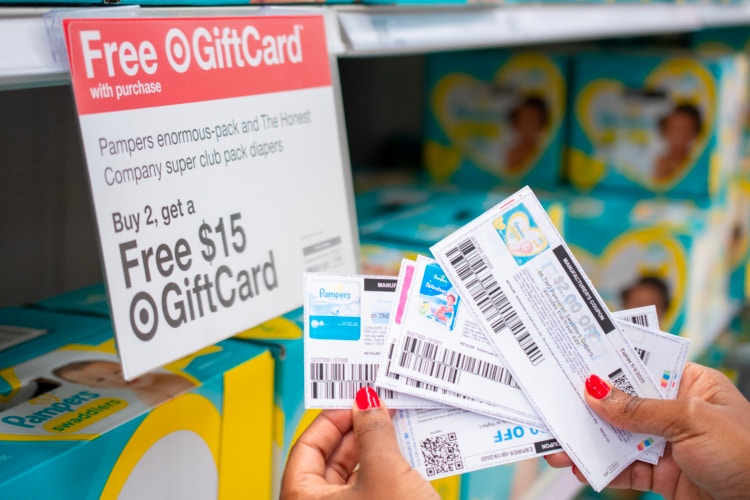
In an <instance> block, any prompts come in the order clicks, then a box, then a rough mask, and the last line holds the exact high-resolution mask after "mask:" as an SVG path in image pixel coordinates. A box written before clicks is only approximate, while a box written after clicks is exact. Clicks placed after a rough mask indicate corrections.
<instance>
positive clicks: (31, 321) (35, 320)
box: [0, 307, 112, 363]
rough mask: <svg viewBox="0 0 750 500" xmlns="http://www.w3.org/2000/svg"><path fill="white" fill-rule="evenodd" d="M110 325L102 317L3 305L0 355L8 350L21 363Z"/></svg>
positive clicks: (0, 311) (14, 360)
mask: <svg viewBox="0 0 750 500" xmlns="http://www.w3.org/2000/svg"><path fill="white" fill-rule="evenodd" d="M111 328H112V327H111V324H110V322H109V320H107V319H104V318H96V317H79V316H75V315H71V314H62V313H56V312H50V311H40V310H37V309H33V308H28V307H4V308H0V355H4V354H5V352H6V351H8V352H10V353H12V354H11V358H10V360H11V361H13V362H15V363H21V362H23V361H27V360H29V359H31V358H33V357H36V356H40V355H42V354H45V353H46V352H48V351H51V350H53V349H57V348H59V347H61V346H63V345H65V344H68V343H70V342H80V341H83V340H85V339H87V338H88V337H90V336H92V335H97V334H99V333H101V332H106V331H110V330H111Z"/></svg>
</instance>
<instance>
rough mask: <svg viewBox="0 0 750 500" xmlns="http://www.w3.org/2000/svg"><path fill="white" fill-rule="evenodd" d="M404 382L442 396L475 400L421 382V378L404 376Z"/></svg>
mask: <svg viewBox="0 0 750 500" xmlns="http://www.w3.org/2000/svg"><path fill="white" fill-rule="evenodd" d="M404 384H405V385H407V386H409V387H416V388H417V389H423V390H426V391H431V392H439V393H440V394H442V395H443V396H449V397H451V398H459V399H465V400H467V401H477V400H476V399H474V398H472V397H469V396H464V395H463V394H459V393H457V392H453V391H449V390H448V389H444V388H442V387H438V386H436V385H432V384H428V383H426V382H422V381H421V380H415V379H413V378H407V377H404Z"/></svg>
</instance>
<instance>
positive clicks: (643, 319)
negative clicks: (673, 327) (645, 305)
mask: <svg viewBox="0 0 750 500" xmlns="http://www.w3.org/2000/svg"><path fill="white" fill-rule="evenodd" d="M626 319H627V321H630V322H631V323H635V324H636V325H641V326H645V327H648V326H649V324H648V316H646V315H645V314H638V315H636V316H629V317H628V318H626Z"/></svg>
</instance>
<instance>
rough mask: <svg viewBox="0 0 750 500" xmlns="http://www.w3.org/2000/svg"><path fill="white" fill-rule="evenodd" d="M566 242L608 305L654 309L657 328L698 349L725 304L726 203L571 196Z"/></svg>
mask: <svg viewBox="0 0 750 500" xmlns="http://www.w3.org/2000/svg"><path fill="white" fill-rule="evenodd" d="M563 216H564V226H565V239H566V241H567V243H568V245H569V246H570V248H571V250H572V251H573V253H574V254H575V256H576V258H577V259H578V260H579V262H580V263H581V265H582V266H583V268H584V269H585V271H586V274H587V275H588V276H589V278H590V279H591V280H592V282H593V283H594V285H595V286H596V288H597V290H598V291H599V293H600V294H601V296H602V298H603V299H604V300H605V302H607V305H608V306H609V307H610V309H612V310H620V309H628V308H632V307H639V306H645V305H654V306H656V309H657V313H658V316H659V322H660V326H661V329H662V330H664V331H668V332H672V333H674V334H679V335H682V336H685V337H688V338H690V339H692V340H693V348H694V349H701V348H702V347H703V346H704V345H705V344H706V343H707V342H708V341H709V340H710V339H709V338H708V337H709V336H710V335H714V334H716V333H717V329H718V328H719V327H720V325H716V324H714V322H715V321H717V320H719V321H721V320H720V318H721V316H722V314H726V311H727V307H728V304H729V299H728V275H729V269H728V265H727V255H726V251H727V250H726V249H727V241H728V239H729V235H730V230H729V217H728V214H727V208H726V205H724V204H710V203H708V202H706V203H703V204H697V203H695V202H693V201H680V200H668V199H649V200H634V199H632V198H629V197H627V196H608V197H606V198H597V197H592V196H578V197H576V196H571V197H570V198H569V199H568V200H567V202H566V203H565V210H564V212H563Z"/></svg>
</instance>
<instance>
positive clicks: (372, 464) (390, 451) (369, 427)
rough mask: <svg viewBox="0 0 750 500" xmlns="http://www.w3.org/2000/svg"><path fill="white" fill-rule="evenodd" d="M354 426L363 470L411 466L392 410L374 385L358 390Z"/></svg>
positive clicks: (380, 470) (407, 467)
mask: <svg viewBox="0 0 750 500" xmlns="http://www.w3.org/2000/svg"><path fill="white" fill-rule="evenodd" d="M353 426H354V436H355V439H356V440H357V447H358V449H359V454H360V455H359V457H360V464H361V466H362V473H361V474H364V473H366V472H367V471H370V470H372V471H379V472H380V473H382V472H383V471H392V470H394V467H405V468H406V469H410V467H409V464H408V463H407V462H406V460H404V458H403V456H402V455H401V451H400V450H399V447H398V442H397V441H396V429H395V428H394V427H393V422H392V421H391V414H390V413H389V411H388V409H387V408H386V407H385V405H383V404H382V403H381V402H380V399H379V398H378V395H377V393H376V392H375V390H374V389H373V388H371V387H364V388H362V389H360V391H359V392H358V393H357V397H356V400H355V404H354V410H353ZM381 480H382V478H381Z"/></svg>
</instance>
